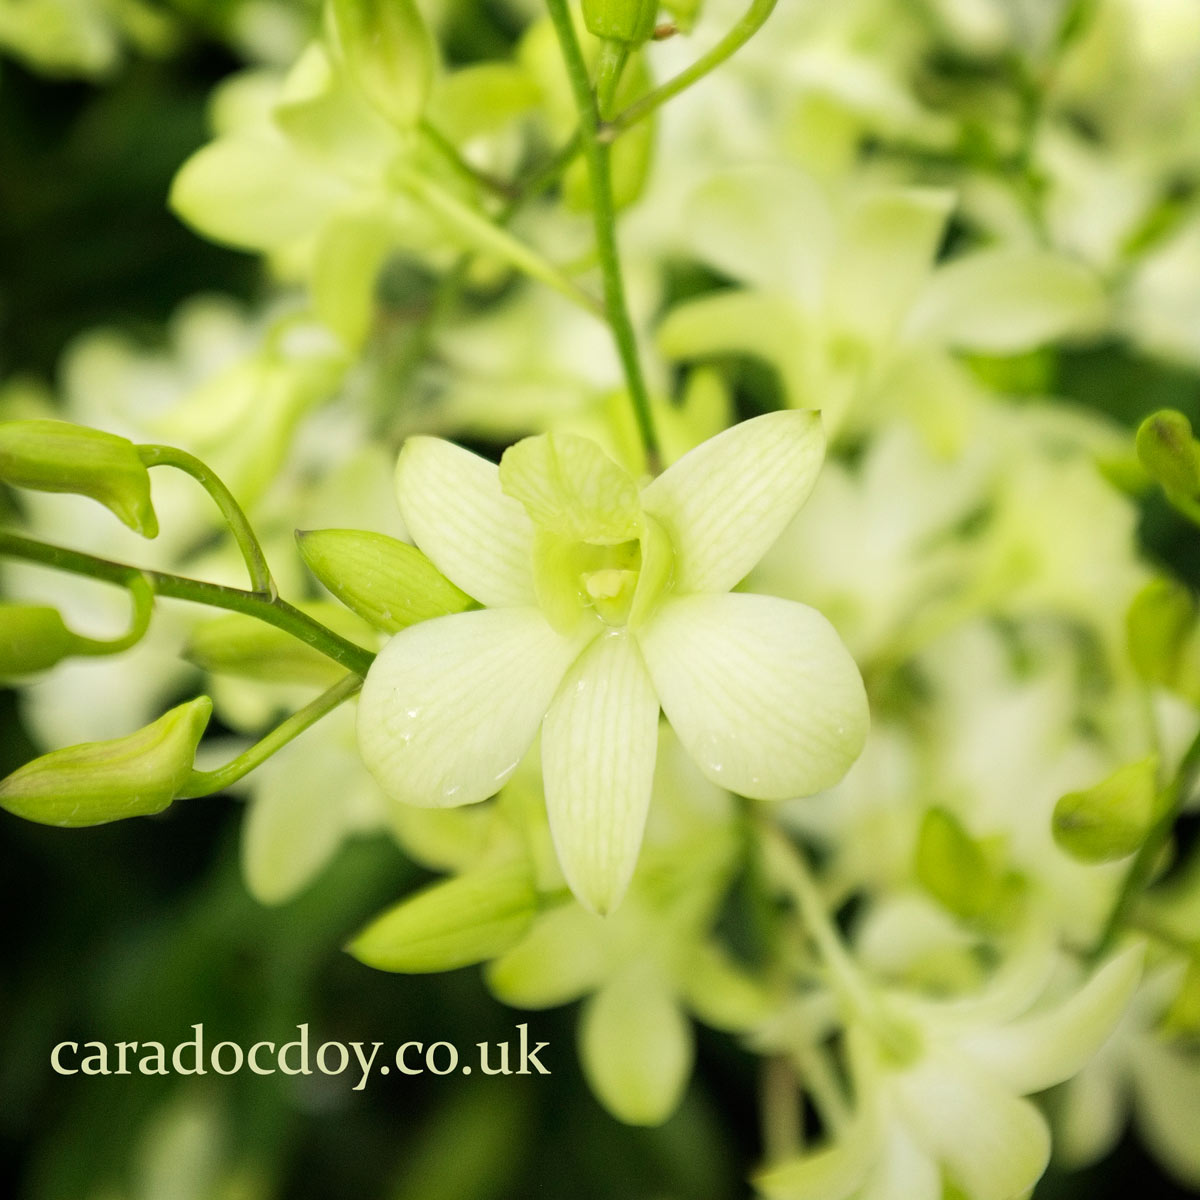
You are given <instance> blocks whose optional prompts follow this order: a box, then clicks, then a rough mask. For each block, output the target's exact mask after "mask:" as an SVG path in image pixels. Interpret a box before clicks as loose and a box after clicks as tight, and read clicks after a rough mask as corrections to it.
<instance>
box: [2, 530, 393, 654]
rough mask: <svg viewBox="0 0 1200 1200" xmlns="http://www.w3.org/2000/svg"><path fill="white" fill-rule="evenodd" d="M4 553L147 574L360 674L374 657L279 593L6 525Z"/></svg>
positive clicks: (61, 565) (102, 571)
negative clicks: (147, 565)
mask: <svg viewBox="0 0 1200 1200" xmlns="http://www.w3.org/2000/svg"><path fill="white" fill-rule="evenodd" d="M0 558H19V559H22V560H24V561H25V562H35V563H41V564H42V565H43V566H46V567H53V568H54V569H55V570H58V571H67V572H69V573H70V574H72V575H86V576H88V577H90V578H92V579H99V580H101V581H102V582H106V583H116V584H119V585H120V586H122V587H129V586H131V584H130V581H131V580H132V579H134V578H135V577H137V576H143V577H144V578H145V579H146V580H147V581H148V582H149V584H150V586H151V587H152V588H153V589H154V593H155V595H158V596H167V597H170V598H171V599H174V600H188V601H191V602H192V603H193V604H207V605H209V606H210V607H212V608H223V609H227V610H228V611H230V612H239V613H243V614H245V615H246V616H248V617H257V618H258V620H260V621H263V622H265V623H266V624H268V625H274V626H275V627H276V628H277V629H282V630H283V631H284V632H285V633H290V634H291V635H292V637H294V638H296V639H297V640H299V641H301V642H304V643H305V644H306V645H309V646H312V647H313V649H314V650H319V651H320V652H321V653H322V654H324V655H326V656H327V657H328V658H331V659H333V660H334V662H337V663H340V664H341V665H342V666H343V667H345V668H346V669H347V670H348V671H353V672H354V673H355V674H356V675H365V674H366V673H367V669H368V668H369V667H370V665H371V663H372V662H373V661H374V658H375V655H374V654H372V653H371V651H370V650H365V649H364V648H363V647H362V646H356V645H355V644H354V643H353V642H350V641H347V640H346V639H345V638H344V637H341V636H340V635H339V634H336V633H334V632H333V630H332V629H327V628H326V627H325V626H324V625H322V624H321V623H320V622H319V621H314V620H313V618H312V617H310V616H308V615H307V614H306V613H302V612H301V611H300V610H299V609H297V608H293V607H292V606H291V605H290V604H288V603H287V601H286V600H281V599H280V598H279V597H278V596H275V597H272V598H270V599H268V598H267V597H265V596H262V595H260V594H258V593H257V592H245V591H242V590H241V589H239V588H231V587H225V586H223V585H222V584H219V583H206V582H205V581H204V580H200V579H186V578H184V577H183V576H182V575H170V574H167V573H166V572H164V571H147V570H143V569H142V568H140V567H132V566H129V565H128V564H127V563H118V562H112V561H110V560H109V559H105V558H97V557H96V556H95V555H93V554H85V553H84V552H83V551H81V550H68V549H67V548H66V547H64V546H52V545H49V544H48V543H46V542H37V541H34V540H33V539H32V538H27V537H22V536H21V535H20V534H17V533H9V532H8V531H6V530H0Z"/></svg>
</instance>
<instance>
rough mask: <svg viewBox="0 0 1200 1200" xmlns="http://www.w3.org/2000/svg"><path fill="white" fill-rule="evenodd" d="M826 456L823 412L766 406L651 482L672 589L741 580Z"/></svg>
mask: <svg viewBox="0 0 1200 1200" xmlns="http://www.w3.org/2000/svg"><path fill="white" fill-rule="evenodd" d="M824 455H825V434H824V433H823V431H822V429H821V418H820V415H819V414H817V413H813V412H775V413H767V414H766V415H765V416H761V417H755V418H753V420H750V421H744V422H742V423H741V424H740V425H734V426H733V428H732V429H727V430H725V432H724V433H719V434H718V435H717V436H716V437H714V438H709V440H708V441H707V442H702V443H701V444H700V445H699V446H697V447H696V448H695V449H694V450H691V451H689V452H688V453H687V454H685V455H684V456H683V457H682V458H681V459H680V460H679V461H678V462H677V463H675V465H674V466H672V467H669V468H668V469H667V470H666V471H665V472H664V473H663V474H662V475H660V476H659V477H658V478H657V479H655V480H654V481H653V482H652V483H650V484H649V485H648V486H647V487H646V488H645V490H644V491H643V492H642V504H643V506H644V507H645V509H646V511H647V512H648V513H649V514H650V515H651V516H653V517H657V518H658V520H659V521H660V522H661V523H662V525H663V527H664V528H665V529H666V531H667V535H668V536H669V537H670V539H671V545H672V546H673V547H674V550H675V590H676V591H678V592H727V591H729V589H730V588H731V587H733V585H734V584H735V583H737V582H738V581H739V580H741V579H744V578H745V576H746V575H747V574H748V573H749V571H750V568H751V567H753V566H754V564H755V563H757V562H758V560H759V559H760V558H762V556H763V555H764V554H765V553H766V552H767V550H768V549H769V548H770V546H771V545H772V543H773V542H774V541H775V539H776V538H778V537H779V535H780V534H781V533H782V532H783V531H784V529H785V528H786V527H787V525H788V523H789V522H790V521H791V519H792V518H793V517H794V516H795V515H796V513H797V512H799V510H800V506H801V505H802V504H803V503H804V501H805V500H807V499H808V494H809V492H811V491H812V489H813V484H815V483H816V481H817V472H818V471H819V470H820V468H821V460H822V458H823V457H824ZM431 557H432V555H431ZM456 582H457V581H456ZM466 590H468V591H469V590H470V589H466Z"/></svg>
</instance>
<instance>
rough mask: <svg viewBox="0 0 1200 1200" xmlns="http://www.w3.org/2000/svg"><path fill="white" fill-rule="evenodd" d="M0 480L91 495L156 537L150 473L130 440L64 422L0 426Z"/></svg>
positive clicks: (41, 489) (136, 529)
mask: <svg viewBox="0 0 1200 1200" xmlns="http://www.w3.org/2000/svg"><path fill="white" fill-rule="evenodd" d="M0 481H3V482H4V483H8V484H11V485H12V486H14V487H23V488H31V489H33V490H34V491H39V492H73V493H75V494H77V495H81V496H90V497H91V498H92V499H93V500H98V501H99V502H100V503H101V504H103V505H104V506H105V507H106V508H109V509H111V510H112V512H113V513H115V514H116V516H117V517H118V518H119V519H120V520H121V521H123V522H124V523H125V524H126V525H128V526H129V528H130V529H132V530H133V531H134V532H135V533H140V534H141V535H142V537H147V538H152V537H157V536H158V518H157V517H156V516H155V515H154V507H153V505H152V504H151V502H150V475H149V472H148V471H147V470H146V466H145V464H144V463H143V462H142V460H141V459H140V458H139V457H138V453H137V449H136V448H135V447H134V444H133V443H132V442H131V441H129V439H128V438H123V437H117V436H116V435H115V434H112V433H103V432H101V431H100V430H99V429H88V428H86V427H85V426H83V425H72V424H71V423H70V422H68V421H50V420H34V421H6V422H4V423H2V424H0Z"/></svg>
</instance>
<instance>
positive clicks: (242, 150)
mask: <svg viewBox="0 0 1200 1200" xmlns="http://www.w3.org/2000/svg"><path fill="white" fill-rule="evenodd" d="M348 195H349V192H348V189H347V187H346V185H345V184H344V183H343V182H342V181H341V180H339V179H338V178H337V177H336V176H334V175H330V174H329V173H328V172H327V171H322V170H321V169H320V168H319V167H316V166H314V165H313V164H310V163H308V162H306V161H305V160H304V159H303V158H301V157H300V156H299V155H298V154H296V152H295V151H294V150H292V148H291V147H290V146H289V145H288V144H287V143H286V142H285V141H283V139H282V138H278V137H274V136H271V135H270V134H269V133H266V132H264V133H261V134H244V135H238V136H235V137H228V138H221V139H219V140H218V141H215V142H211V143H210V144H209V145H207V146H205V147H204V148H203V149H201V150H199V151H197V152H196V153H195V154H193V155H192V157H191V158H189V159H188V160H187V162H185V163H184V164H183V167H182V168H181V169H180V171H179V173H178V174H177V175H176V176H175V180H174V183H172V185H171V198H170V204H171V208H172V209H173V210H174V211H175V212H176V213H177V214H178V215H179V216H180V217H182V218H183V220H185V221H186V222H187V223H188V224H189V225H191V226H193V227H194V228H196V229H198V230H199V231H200V232H201V233H203V234H205V235H206V236H208V237H210V238H213V239H214V240H215V241H218V242H225V243H226V244H228V245H230V246H238V247H241V248H243V249H247V250H274V249H277V248H279V247H281V246H285V245H287V243H288V242H291V241H294V240H295V239H297V238H300V237H304V236H305V235H307V234H309V233H311V232H312V231H313V229H314V228H315V227H316V226H317V225H318V224H319V223H320V222H322V221H324V220H325V219H326V217H328V216H329V215H330V214H331V213H332V212H333V211H334V210H335V209H336V207H337V206H338V205H339V204H341V203H343V202H344V201H345V200H346V198H347V196H348Z"/></svg>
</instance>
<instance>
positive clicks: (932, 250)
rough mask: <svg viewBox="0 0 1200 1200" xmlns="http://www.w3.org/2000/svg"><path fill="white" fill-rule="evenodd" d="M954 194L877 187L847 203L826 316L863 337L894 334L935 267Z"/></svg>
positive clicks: (870, 338) (870, 339) (838, 327)
mask: <svg viewBox="0 0 1200 1200" xmlns="http://www.w3.org/2000/svg"><path fill="white" fill-rule="evenodd" d="M953 207H954V193H953V192H950V191H941V190H935V189H932V188H881V189H878V190H875V191H871V192H868V193H867V194H866V195H864V196H862V197H860V198H859V199H858V200H857V201H856V202H855V203H854V204H853V205H852V206H851V208H850V212H849V214H848V216H847V219H846V226H845V229H844V231H843V245H842V248H841V250H840V252H839V253H838V256H837V260H836V264H835V269H834V270H833V271H832V272H831V274H830V280H829V309H828V311H829V321H830V324H831V326H832V327H833V328H834V329H836V330H839V331H845V332H853V333H855V334H856V335H858V336H859V337H860V338H862V339H863V340H864V341H866V342H868V343H871V342H878V341H880V340H882V339H884V338H887V337H890V336H892V334H894V333H895V332H896V330H897V328H898V326H899V324H900V321H901V319H902V318H903V317H904V316H905V314H906V313H907V312H908V310H909V308H910V307H911V305H912V303H913V301H914V300H915V298H916V296H917V294H918V292H919V290H920V288H921V285H922V284H923V283H924V282H925V280H926V278H927V277H928V275H929V273H930V271H931V270H932V268H933V261H934V257H935V255H936V254H937V248H938V243H939V242H940V241H941V238H942V234H943V232H944V230H945V227H946V220H947V218H948V217H949V215H950V211H951V209H952V208H953Z"/></svg>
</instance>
